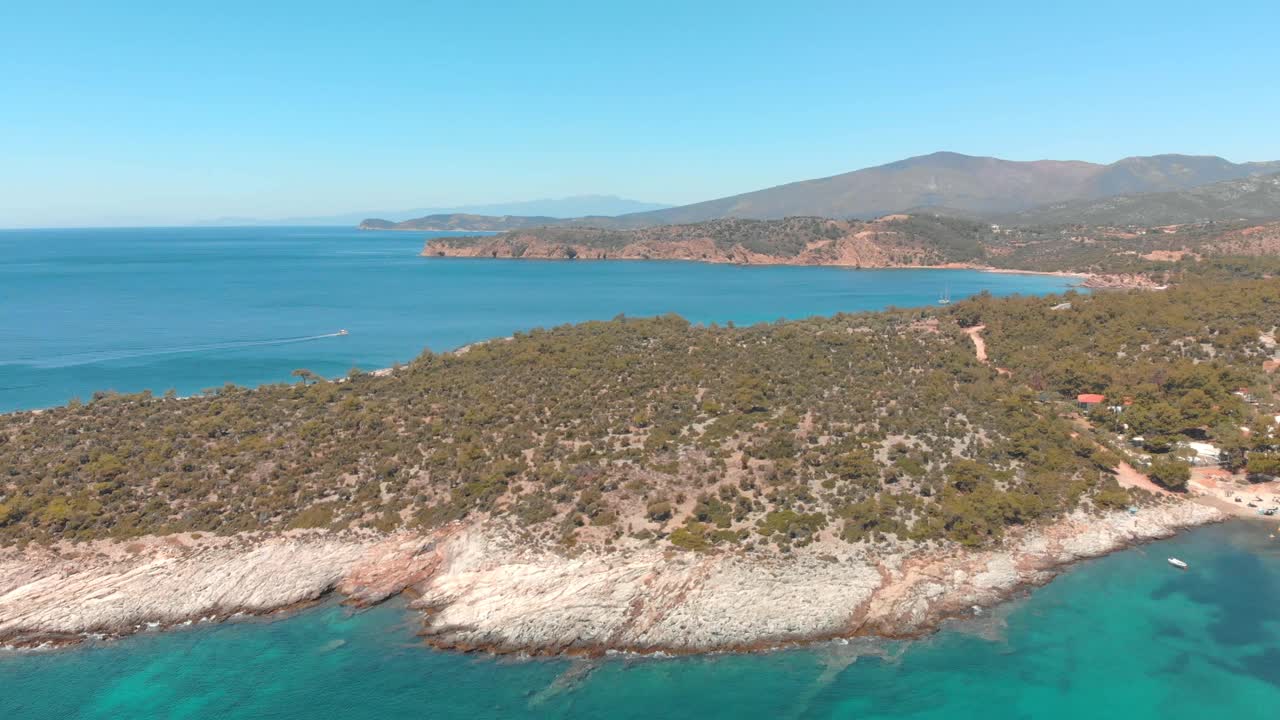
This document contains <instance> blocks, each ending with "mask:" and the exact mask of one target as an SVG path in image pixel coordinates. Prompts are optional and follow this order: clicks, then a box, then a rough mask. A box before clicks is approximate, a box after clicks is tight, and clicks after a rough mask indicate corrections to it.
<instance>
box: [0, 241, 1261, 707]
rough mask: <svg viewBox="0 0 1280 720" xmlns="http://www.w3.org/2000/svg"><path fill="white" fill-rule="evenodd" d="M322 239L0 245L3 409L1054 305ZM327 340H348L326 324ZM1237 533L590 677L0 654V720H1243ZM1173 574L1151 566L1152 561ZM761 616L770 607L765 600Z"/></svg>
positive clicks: (292, 644)
mask: <svg viewBox="0 0 1280 720" xmlns="http://www.w3.org/2000/svg"><path fill="white" fill-rule="evenodd" d="M424 237H425V235H422V234H412V233H411V234H384V233H358V232H355V231H351V230H345V229H327V228H269V229H263V228H233V229H148V230H92V231H87V230H56V231H34V232H33V231H5V232H0V409H4V410H12V409H17V408H30V407H40V406H47V405H53V404H58V403H62V402H65V401H66V400H67V399H68V398H71V397H73V396H79V397H82V398H88V397H89V395H90V394H91V393H92V392H93V391H94V390H99V389H105V388H114V389H117V390H122V391H133V390H140V389H143V388H150V389H152V390H154V391H156V392H161V391H163V390H165V389H167V388H171V387H172V388H175V389H176V390H177V391H178V392H180V393H183V394H188V393H192V392H198V391H199V390H201V389H203V388H208V387H214V386H218V385H221V384H223V383H225V382H228V381H231V382H236V383H238V384H243V385H253V384H257V383H262V382H276V381H282V380H287V379H288V377H289V372H290V371H291V370H293V369H294V368H299V367H306V368H309V369H311V370H314V371H316V372H320V373H324V374H329V375H339V374H342V373H344V372H345V371H346V370H347V369H348V368H350V367H353V366H355V367H360V368H364V369H370V368H376V367H384V366H388V365H391V364H392V363H394V362H396V361H406V360H409V359H410V358H412V357H413V356H415V355H416V354H417V353H418V352H420V351H421V349H422V348H423V347H424V346H430V347H431V348H433V349H436V350H444V349H449V348H453V347H457V346H459V345H462V344H465V343H468V342H472V341H475V340H479V339H483V338H488V337H494V336H501V335H506V334H508V333H510V332H512V331H515V330H521V329H529V328H533V327H537V326H551V325H556V324H560V323H565V322H571V321H578V320H585V319H590V318H608V317H612V316H614V315H616V314H618V313H626V314H628V315H652V314H655V313H664V312H677V313H680V314H682V315H684V316H686V317H688V318H690V319H692V320H695V321H699V322H713V321H715V322H725V321H729V320H733V321H735V322H738V323H749V322H758V321H767V320H774V319H776V318H779V317H791V318H794V317H803V316H807V315H813V314H828V313H833V312H837V311H841V310H860V309H874V308H880V307H884V306H887V305H899V306H907V305H921V304H932V303H933V302H935V301H936V299H937V296H938V294H939V293H940V292H942V291H943V290H944V289H947V288H949V289H950V292H951V295H952V296H953V297H955V298H959V297H963V296H965V295H968V294H971V293H974V292H978V291H980V290H983V289H987V290H990V291H991V292H993V293H996V294H1007V293H1013V292H1021V293H1045V292H1053V291H1058V290H1062V289H1064V288H1065V281H1063V280H1061V279H1057V278H1045V277H1038V276H1018V275H992V274H982V273H971V272H957V271H945V272H944V271H907V270H896V271H848V270H838V269H825V268H780V267H779V268H774V267H746V268H744V267H730V266H714V265H699V264H688V263H650V262H612V263H610V262H581V261H579V262H543V261H536V262H535V261H526V262H519V261H513V262H508V261H496V260H474V261H472V260H441V259H424V258H419V257H417V252H418V250H419V249H420V247H421V244H422V240H423V238H424ZM342 328H345V329H347V330H348V331H349V334H348V335H345V336H335V335H333V333H335V332H337V331H338V330H339V329H342ZM1274 529H1275V528H1273V527H1270V526H1267V527H1264V526H1261V525H1259V524H1254V523H1242V522H1235V523H1231V524H1228V525H1223V526H1218V527H1211V528H1204V529H1200V530H1197V531H1194V532H1191V533H1187V534H1185V535H1183V536H1181V537H1179V538H1177V539H1174V540H1171V541H1166V542H1163V543H1158V544H1155V545H1150V546H1146V547H1143V548H1137V549H1134V550H1130V551H1127V552H1123V553H1119V554H1116V555H1112V556H1110V557H1107V558H1103V559H1100V560H1096V561H1091V562H1088V563H1084V564H1083V565H1081V566H1080V567H1078V568H1076V569H1074V570H1073V571H1072V572H1070V573H1068V574H1066V575H1064V576H1062V577H1060V578H1058V579H1057V580H1055V581H1054V582H1053V583H1051V584H1050V585H1048V586H1046V587H1044V588H1041V589H1039V590H1037V591H1035V592H1034V593H1031V594H1030V595H1029V596H1028V597H1026V598H1023V599H1021V600H1017V601H1014V602H1012V603H1009V604H1006V605H1004V606H1002V607H1000V608H998V609H996V610H993V611H990V612H988V613H985V614H983V615H981V616H979V617H977V618H975V619H972V620H966V621H964V622H960V623H955V624H952V625H951V626H949V627H948V628H947V629H946V630H944V631H943V632H941V633H938V634H936V635H933V636H931V637H928V638H926V639H923V640H918V641H912V642H873V641H860V642H854V643H850V644H847V645H842V644H824V645H820V646H816V647H810V648H804V649H795V650H788V651H781V652H772V653H762V654H755V655H738V656H734V655H719V656H709V657H694V658H679V659H654V658H626V657H615V658H610V659H607V660H603V661H594V662H584V661H567V660H519V659H510V658H508V659H494V658H489V657H483V656H465V655H457V654H450V653H441V652H436V651H432V650H428V649H426V648H424V647H423V646H422V645H421V644H420V643H419V642H418V641H417V638H416V637H415V634H414V633H415V630H416V628H417V625H416V618H415V616H414V615H413V614H412V613H408V612H405V611H404V610H403V609H402V608H400V607H399V606H397V605H396V604H394V603H393V604H389V605H384V606H381V607H378V608H374V609H372V610H369V611H365V612H360V613H354V612H352V611H350V610H349V609H346V608H342V607H339V606H337V605H329V606H325V607H322V608H319V609H314V610H309V611H306V612H302V613H299V614H296V615H292V616H288V617H280V618H274V619H268V620H251V621H244V622H232V623H226V624H222V625H217V626H197V627H193V628H191V629H187V630H180V631H175V632H170V633H154V634H144V635H141V636H136V637H133V638H128V639H125V640H122V641H118V642H112V643H104V644H101V645H96V646H90V647H81V648H76V649H71V650H60V651H50V652H34V653H33V652H22V653H12V652H9V653H5V652H0V719H7V718H23V719H24V720H25V719H27V718H32V719H44V718H59V719H61V718H104V719H105V718H109V719H111V720H131V719H134V718H138V719H142V718H148V719H149V718H226V719H228V720H232V719H239V718H267V719H284V718H298V719H300V720H301V719H305V720H313V719H314V718H324V717H341V718H351V719H363V718H433V719H434V718H442V719H443V718H466V719H468V720H473V719H477V718H507V717H534V718H562V717H563V718H644V719H645V720H649V719H651V718H686V717H687V718H698V719H699V720H714V719H716V718H748V717H750V718H756V717H761V718H829V717H831V718H858V719H871V718H938V719H941V718H946V719H948V720H952V719H958V718H982V719H983V720H1004V719H1015V718H1016V719H1019V720H1024V719H1025V720H1049V719H1056V718H1123V719H1125V720H1142V719H1146V718H1153V719H1157V718H1158V719H1159V720H1171V719H1181V718H1196V719H1200V718H1265V717H1273V716H1275V714H1276V712H1277V711H1278V710H1280V542H1278V541H1276V540H1272V539H1269V538H1268V537H1267V533H1268V531H1269V530H1274ZM1170 555H1177V556H1178V557H1181V558H1184V559H1186V560H1188V561H1189V562H1190V563H1191V569H1190V570H1189V571H1187V572H1177V571H1174V570H1173V569H1171V568H1170V567H1169V566H1168V565H1167V564H1166V563H1165V558H1166V557H1167V556H1170ZM778 611H779V612H785V611H786V610H785V608H779V609H778Z"/></svg>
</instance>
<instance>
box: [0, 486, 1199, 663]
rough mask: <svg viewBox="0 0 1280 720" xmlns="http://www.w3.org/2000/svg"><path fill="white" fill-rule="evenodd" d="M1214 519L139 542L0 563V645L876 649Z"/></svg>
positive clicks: (1184, 516) (1081, 516) (1187, 512)
mask: <svg viewBox="0 0 1280 720" xmlns="http://www.w3.org/2000/svg"><path fill="white" fill-rule="evenodd" d="M1222 518H1223V514H1222V513H1221V512H1220V511H1218V510H1215V509H1213V508H1210V507H1207V506H1204V505H1199V504H1196V503H1193V502H1188V501H1169V502H1165V503H1163V504H1157V505H1152V506H1149V507H1146V508H1144V509H1142V510H1141V511H1140V512H1139V513H1138V514H1137V515H1129V514H1128V513H1124V512H1111V513H1103V514H1094V515H1089V514H1085V513H1076V514H1073V515H1070V516H1067V517H1064V518H1063V519H1061V520H1058V521H1055V522H1053V523H1049V524H1045V525H1043V526H1036V527H1028V528H1025V529H1021V530H1018V531H1016V532H1012V533H1010V535H1009V536H1008V537H1007V538H1006V539H1005V540H1004V541H1003V542H1002V543H1001V544H1000V545H999V546H997V547H993V548H989V549H982V550H965V549H961V548H958V547H954V546H946V545H944V546H941V547H936V548H929V549H923V548H917V549H901V548H893V547H891V548H889V549H883V548H877V547H875V546H871V545H863V546H858V547H854V548H848V549H845V550H844V551H842V552H841V553H840V554H839V555H836V554H830V553H828V552H825V551H819V550H817V549H811V550H808V551H802V552H797V553H796V554H795V555H793V556H791V557H785V558H783V557H778V556H776V555H764V556H755V555H752V554H749V553H735V552H726V553H709V554H707V553H696V552H671V551H664V550H659V549H656V548H652V547H642V546H634V547H620V548H617V549H615V550H614V551H613V552H603V551H599V550H588V551H585V552H582V553H580V554H576V555H574V554H564V553H555V552H549V551H546V550H537V549H532V548H530V547H529V546H528V545H526V544H523V543H521V542H519V541H518V540H517V536H516V535H515V534H514V533H512V532H510V531H509V530H508V529H505V528H503V527H502V526H501V525H483V524H477V525H468V526H463V525H455V526H450V527H447V528H442V529H441V530H439V531H436V532H434V533H430V534H411V533H396V534H391V535H386V536H373V535H368V534H359V533H328V532H307V533H292V534H285V535H274V536H237V537H232V538H193V537H192V536H190V535H184V536H168V537H148V538H144V539H142V540H136V541H132V542H129V543H118V542H112V541H102V542H97V543H93V544H91V545H90V546H87V547H63V548H61V549H60V551H59V549H35V548H30V549H26V550H22V551H18V550H13V549H10V550H8V551H6V552H5V553H4V554H3V555H2V556H0V642H2V643H4V644H7V645H17V646H39V645H48V644H53V645H58V644H67V643H74V642H77V641H79V640H82V639H85V638H88V637H115V636H122V635H127V634H130V633H133V632H138V631H141V630H144V629H148V628H154V627H171V626H177V625H182V624H186V623H189V622H198V621H201V620H204V621H219V620H222V619H226V618H229V617H232V616H234V615H237V614H247V615H254V614H262V613H267V612H271V611H276V610H283V609H289V608H294V607H299V606H304V605H306V604H308V603H311V602H314V601H316V600H318V599H320V598H322V597H323V596H325V595H326V594H327V593H330V592H337V593H338V594H339V595H340V596H342V597H344V598H345V599H346V600H347V602H349V603H350V604H354V605H366V604H371V603H376V602H380V601H382V600H385V599H386V598H389V597H391V596H393V595H397V594H399V593H401V592H408V593H409V594H410V595H411V597H414V598H416V599H414V600H413V601H412V603H411V604H410V607H412V608H413V609H415V610H420V611H422V612H423V616H422V623H423V626H422V635H423V636H424V638H425V639H426V642H427V643H429V644H431V645H433V646H437V647H442V648H451V649H458V650H485V651H494V652H503V653H506V652H522V653H532V654H559V653H579V654H597V653H602V652H605V651H609V650H622V651H635V652H643V653H649V652H668V653H695V652H707V651H717V650H750V649H758V648H766V647H774V646H778V645H785V644H791V643H802V642H808V641H815V640H822V639H830V638H840V637H853V636H860V635H876V636H886V637H902V636H911V635H917V634H920V633H924V632H928V631H930V630H933V629H935V628H936V627H937V626H938V624H939V623H940V622H941V621H942V620H944V619H946V618H948V617H954V616H961V615H966V614H972V613H973V612H975V609H976V608H980V607H986V606H990V605H992V604H994V603H997V602H1000V601H1001V600H1004V599H1006V598H1008V597H1010V596H1011V595H1013V594H1015V593H1017V592H1018V591H1020V590H1021V589H1022V588H1024V587H1027V586H1033V585H1039V584H1043V583H1044V582H1047V581H1048V580H1050V579H1051V578H1052V577H1053V576H1054V575H1056V574H1057V573H1058V572H1059V571H1060V570H1061V569H1062V568H1064V567H1065V566H1066V565H1068V564H1070V563H1072V562H1075V561H1078V560H1081V559H1084V558H1089V557H1096V556H1099V555H1102V554H1105V553H1108V552H1111V551H1114V550H1117V549H1120V548H1124V547H1127V546H1129V545H1132V544H1134V543H1140V542H1144V541H1148V540H1153V539H1158V538H1163V537H1167V536H1170V535H1172V534H1174V533H1176V532H1177V531H1178V530H1180V529H1183V528H1186V527H1190V526H1194V525H1199V524H1203V523H1208V522H1215V521H1218V520H1220V519H1222Z"/></svg>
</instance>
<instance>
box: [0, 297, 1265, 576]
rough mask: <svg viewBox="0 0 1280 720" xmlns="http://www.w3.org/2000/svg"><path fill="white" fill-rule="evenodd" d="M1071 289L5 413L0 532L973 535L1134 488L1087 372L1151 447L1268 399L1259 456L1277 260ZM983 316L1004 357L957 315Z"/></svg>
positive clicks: (754, 542)
mask: <svg viewBox="0 0 1280 720" xmlns="http://www.w3.org/2000/svg"><path fill="white" fill-rule="evenodd" d="M1063 301H1064V299H1063V298H1062V297H1052V298H1021V299H1020V298H1013V299H1001V300H998V299H993V298H989V297H978V298H975V299H972V300H970V301H965V302H962V303H958V304H957V305H955V306H953V307H951V308H946V309H941V308H928V309H923V310H912V311H894V312H885V313H869V314H857V315H839V316H836V317H832V318H815V319H811V320H804V321H799V322H780V323H776V324H767V325H759V326H753V327H749V328H735V327H697V326H691V325H690V324H689V323H687V322H685V321H684V320H682V319H680V318H677V317H662V318H655V319H627V318H617V319H614V320H612V321H609V322H592V323H586V324H582V325H576V326H566V327H560V328H556V329H552V330H537V331H534V332H529V333H521V334H518V335H517V336H516V337H514V338H513V339H511V340H508V341H494V342H490V343H487V344H483V345H479V346H476V347H473V348H472V349H470V350H469V351H467V352H465V353H461V354H444V355H438V354H430V353H428V354H424V355H423V356H421V357H420V358H418V359H417V360H415V361H414V362H413V363H411V364H410V365H408V366H407V367H404V368H401V369H399V370H398V371H396V372H394V373H392V374H390V375H386V376H374V375H367V374H358V373H353V374H352V376H351V377H349V378H347V379H346V380H344V381H340V382H328V381H320V380H318V379H316V378H314V377H311V376H309V375H308V374H307V373H300V376H301V377H302V381H301V382H299V383H298V384H295V385H277V386H268V387H265V388H262V389H259V390H245V389H240V388H235V387H226V388H223V389H219V390H216V391H211V392H209V393H207V394H206V396H204V397H198V398H192V399H176V398H164V397H154V396H151V395H149V394H144V395H132V396H109V395H106V396H100V397H97V398H95V399H93V400H92V401H91V402H90V403H88V404H86V405H80V404H74V405H71V406H68V407H63V408H57V409H52V410H48V411H43V412H27V413H18V414H13V415H7V416H3V417H0V468H3V469H4V470H3V472H4V476H3V478H0V539H2V540H3V541H4V542H5V543H13V542H28V541H32V540H36V541H49V540H54V539H59V538H65V539H89V538H97V537H106V536H111V537H129V536H132V535H137V534H144V533H164V532H172V531H180V530H185V531H209V532H219V533H229V532H236V531H246V530H258V529H273V530H278V529H285V528H292V527H328V528H348V527H367V528H371V529H376V530H380V531H386V530H391V529H394V528H398V527H404V526H425V527H432V526H438V525H440V524H442V523H447V522H449V521H452V520H459V519H468V520H473V521H484V520H485V519H486V518H487V519H489V520H491V521H496V522H504V523H510V524H513V525H515V526H517V527H519V528H521V530H522V531H523V532H526V533H528V536H529V538H530V540H531V541H534V542H540V543H547V544H556V545H559V546H562V547H571V546H573V545H575V544H578V543H591V544H593V545H601V546H607V545H610V544H612V543H615V542H619V541H622V540H623V539H629V540H630V541H641V542H659V543H672V544H674V545H676V546H678V547H683V548H688V549H698V550H708V549H712V548H717V547H739V546H755V547H758V548H760V549H762V550H764V549H770V550H771V551H786V550H787V549H788V548H791V547H793V546H796V545H803V544H806V543H808V542H810V541H811V540H812V539H813V538H814V537H815V535H816V534H818V533H826V534H828V535H830V536H834V537H839V538H843V539H844V540H846V541H848V542H860V541H864V540H874V539H885V538H897V539H900V540H910V541H926V540H945V541H954V542H959V543H964V544H968V545H978V544H983V543H986V542H989V541H990V540H992V539H993V538H997V537H999V536H1000V535H1001V533H1002V530H1003V528H1005V527H1006V526H1008V525H1011V524H1019V523H1030V522H1035V521H1037V520H1038V519H1040V518H1045V517H1051V516H1055V515H1058V514H1061V513H1063V512H1064V511H1067V510H1069V509H1072V508H1076V507H1085V508H1089V507H1095V508H1096V507H1121V506H1125V505H1127V504H1129V503H1130V502H1132V498H1131V497H1130V495H1129V493H1128V492H1127V491H1125V490H1122V489H1121V488H1120V487H1119V486H1118V485H1117V484H1116V482H1115V480H1114V479H1113V477H1112V475H1111V469H1112V468H1113V467H1114V466H1115V465H1116V464H1117V462H1118V460H1119V456H1118V455H1117V454H1116V453H1117V451H1119V450H1120V448H1116V447H1111V448H1110V449H1109V448H1108V445H1114V442H1113V440H1111V439H1109V438H1114V436H1112V435H1110V434H1109V433H1106V432H1098V433H1093V432H1092V431H1089V430H1087V429H1083V428H1082V426H1080V424H1079V423H1076V422H1074V421H1073V420H1072V419H1071V418H1070V417H1069V415H1070V414H1071V413H1072V412H1074V405H1073V403H1072V402H1071V399H1072V398H1074V396H1075V394H1076V393H1078V392H1084V391H1098V392H1105V393H1107V394H1108V395H1111V396H1114V397H1129V398H1131V399H1132V406H1131V407H1130V408H1129V409H1128V410H1127V411H1126V412H1125V417H1126V418H1131V419H1133V420H1134V421H1135V422H1138V421H1139V420H1140V422H1141V423H1142V426H1141V428H1140V429H1141V430H1142V431H1143V432H1147V433H1148V435H1149V436H1150V439H1151V441H1152V443H1153V444H1156V443H1159V442H1161V441H1167V442H1166V444H1167V445H1168V446H1169V447H1153V448H1151V449H1153V450H1155V451H1164V450H1168V449H1170V447H1172V444H1173V443H1174V442H1175V441H1176V440H1177V439H1178V438H1180V437H1185V436H1196V437H1206V436H1208V437H1217V436H1219V435H1221V434H1224V433H1229V428H1231V427H1237V428H1238V427H1239V426H1247V427H1248V426H1252V427H1256V428H1257V431H1256V432H1254V433H1253V434H1252V435H1251V436H1250V437H1249V439H1248V440H1247V441H1244V440H1240V442H1241V443H1244V444H1243V445H1242V446H1241V450H1240V452H1241V456H1242V459H1243V457H1244V455H1246V454H1252V455H1253V456H1254V457H1256V458H1266V457H1272V456H1273V455H1272V454H1271V453H1273V452H1274V449H1273V448H1271V444H1272V443H1274V431H1273V430H1272V429H1270V427H1269V426H1268V425H1267V424H1266V422H1264V421H1265V420H1266V419H1267V417H1266V416H1265V414H1263V413H1261V412H1260V410H1262V409H1268V408H1269V409H1268V410H1267V412H1270V411H1271V410H1273V409H1274V394H1273V393H1274V378H1275V376H1274V375H1267V374H1266V373H1264V372H1263V370H1262V363H1263V361H1264V359H1265V358H1266V357H1267V356H1268V353H1269V352H1270V350H1269V348H1268V346H1267V345H1266V344H1265V343H1266V339H1267V337H1274V335H1273V334H1274V330H1275V325H1276V324H1277V322H1280V283H1276V282H1274V280H1260V281H1236V282H1207V281H1205V282H1188V283H1187V284H1185V286H1183V287H1180V288H1176V289H1173V290H1170V291H1168V292H1166V293H1131V294H1120V293H1117V294H1101V295H1097V296H1086V295H1074V294H1073V295H1071V296H1069V297H1068V298H1067V299H1066V301H1067V302H1070V307H1069V308H1065V309H1062V308H1060V309H1052V308H1053V307H1054V306H1056V305H1059V304H1060V303H1062V302H1063ZM977 323H982V324H984V325H985V326H986V330H985V332H984V336H985V338H986V339H987V342H988V347H989V349H990V353H991V358H992V363H991V364H984V363H982V362H979V361H978V360H977V359H976V358H975V353H974V347H973V345H972V343H971V342H970V338H969V337H967V336H966V334H965V333H964V330H963V328H965V327H971V326H974V325H975V324H977ZM1269 334H1271V335H1269ZM997 366H999V367H1000V368H1002V369H1000V370H998V369H997ZM1240 387H1248V388H1250V389H1251V392H1252V393H1253V394H1254V395H1256V396H1257V398H1259V401H1258V402H1259V404H1257V405H1250V404H1248V403H1246V402H1244V401H1243V400H1242V399H1241V398H1240V397H1239V396H1237V395H1234V394H1233V392H1234V391H1235V390H1236V389H1238V388H1240ZM1098 420H1099V422H1103V421H1107V422H1109V421H1108V420H1107V419H1106V418H1099V419H1098ZM1237 435H1238V433H1237ZM1231 437H1232V438H1236V440H1239V438H1237V437H1236V435H1232V436H1231Z"/></svg>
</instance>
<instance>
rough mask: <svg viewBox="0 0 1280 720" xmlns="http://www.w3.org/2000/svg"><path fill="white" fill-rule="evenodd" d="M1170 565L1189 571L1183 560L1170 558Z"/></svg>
mask: <svg viewBox="0 0 1280 720" xmlns="http://www.w3.org/2000/svg"><path fill="white" fill-rule="evenodd" d="M1169 564H1170V565H1172V566H1174V567H1176V568H1178V569H1179V570H1186V569H1187V564H1186V563H1184V562H1182V561H1181V560H1179V559H1178V558H1169Z"/></svg>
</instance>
